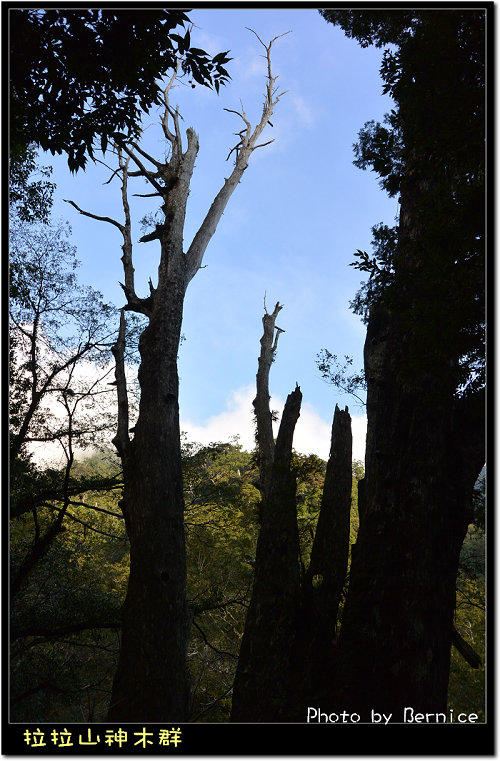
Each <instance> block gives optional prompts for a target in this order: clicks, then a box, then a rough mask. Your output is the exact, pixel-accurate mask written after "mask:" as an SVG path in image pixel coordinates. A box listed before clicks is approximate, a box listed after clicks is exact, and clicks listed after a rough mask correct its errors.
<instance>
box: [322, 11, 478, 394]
mask: <svg viewBox="0 0 500 761" xmlns="http://www.w3.org/2000/svg"><path fill="white" fill-rule="evenodd" d="M322 14H323V16H324V17H325V19H326V20H327V21H330V22H332V23H334V24H338V25H340V26H341V27H342V29H343V30H344V31H345V32H346V34H347V35H348V36H350V37H354V38H355V39H357V40H358V41H359V42H360V44H361V45H362V46H367V45H371V44H375V45H377V46H379V47H382V46H388V47H386V49H385V50H384V55H383V61H382V66H381V76H382V80H383V83H384V87H383V90H384V92H385V93H388V94H389V95H391V97H392V98H393V99H394V102H395V108H394V109H393V110H391V112H390V113H389V114H388V115H387V116H386V119H385V124H384V125H381V124H376V123H375V122H373V121H371V122H367V124H365V126H364V128H363V129H362V130H361V132H360V135H359V140H358V143H357V144H356V145H355V154H356V160H355V164H356V165H357V166H359V167H361V168H371V169H372V170H373V171H375V172H376V174H377V175H378V176H379V177H380V181H381V185H382V187H383V188H384V189H385V190H386V191H387V192H388V193H389V195H395V196H399V195H400V194H401V193H404V194H405V196H406V197H408V196H409V195H410V194H411V193H412V192H413V190H414V189H416V188H417V187H418V188H419V199H420V201H419V207H418V208H417V209H412V219H413V221H412V224H413V228H414V229H417V228H418V230H419V233H418V239H413V237H412V235H411V234H409V235H406V236H405V241H404V246H402V244H401V242H400V227H399V226H396V227H393V228H390V227H388V226H386V225H378V226H376V227H375V228H374V229H373V233H374V240H373V245H374V255H373V256H372V257H370V256H368V254H366V252H362V251H358V253H357V257H358V261H357V262H356V264H354V266H355V267H357V268H358V269H359V270H361V271H363V272H366V273H368V274H369V281H368V283H366V284H365V286H364V288H363V289H362V290H361V292H360V293H359V294H358V296H357V297H356V299H355V300H354V302H353V306H354V308H355V311H357V312H358V313H361V314H363V315H364V316H365V317H366V316H367V310H368V309H369V307H370V305H371V304H374V303H380V302H381V301H383V302H384V303H385V304H387V305H388V306H389V307H390V308H393V309H395V310H398V311H399V312H400V313H404V314H405V319H406V323H407V326H408V330H410V329H411V330H413V331H414V332H415V336H416V339H418V345H416V347H415V361H416V357H417V356H418V357H421V356H423V355H426V356H427V358H428V364H429V372H430V373H431V372H432V371H433V370H436V366H437V364H438V363H439V362H440V361H441V358H442V355H443V351H442V347H443V346H445V347H446V352H447V354H448V356H450V357H451V356H453V370H452V373H453V375H454V377H453V380H452V381H451V382H453V383H454V384H455V388H456V390H457V391H459V392H460V393H462V392H463V391H464V390H465V389H468V390H469V391H474V390H477V389H479V388H481V386H482V385H483V384H484V309H485V302H484V242H485V209H484V191H485V188H484V181H485V144H484V117H485V94H484V85H485V82H484V51H485V47H484V46H485V26H484V24H485V21H484V11H483V10H481V9H477V10H471V9H463V10H462V9H453V10H450V11H448V10H433V9H431V10H419V11H414V10H406V11H405V10H398V11H396V12H388V11H363V12H359V11H341V10H339V11H330V10H325V11H322ZM398 221H399V220H398ZM409 292H411V293H412V298H411V300H410V299H408V295H407V294H408V293H409ZM413 304H415V305H417V306H416V307H415V308H414V307H413V306H412V305H413ZM417 309H418V314H417ZM410 371H412V369H410Z"/></svg>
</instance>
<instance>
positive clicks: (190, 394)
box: [42, 8, 398, 458]
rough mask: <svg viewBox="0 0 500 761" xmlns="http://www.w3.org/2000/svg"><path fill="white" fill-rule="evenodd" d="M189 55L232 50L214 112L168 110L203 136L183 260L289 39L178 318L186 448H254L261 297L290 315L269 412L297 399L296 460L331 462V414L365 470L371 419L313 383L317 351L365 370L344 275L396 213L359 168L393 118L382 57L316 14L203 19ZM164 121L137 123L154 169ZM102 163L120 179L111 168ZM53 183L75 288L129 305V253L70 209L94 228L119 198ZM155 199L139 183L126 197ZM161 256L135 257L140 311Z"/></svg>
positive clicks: (113, 234)
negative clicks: (264, 119) (235, 443)
mask: <svg viewBox="0 0 500 761" xmlns="http://www.w3.org/2000/svg"><path fill="white" fill-rule="evenodd" d="M190 17H191V19H192V21H193V22H194V24H195V29H194V30H193V32H192V35H191V37H192V44H193V45H194V46H196V47H201V48H204V49H206V50H207V51H208V52H210V53H212V54H215V53H217V52H219V51H221V50H230V51H231V53H230V55H231V56H232V58H233V60H232V61H231V62H230V63H229V64H228V71H229V73H230V74H231V77H232V79H231V82H230V84H229V85H228V86H226V87H225V88H222V89H221V92H220V94H219V95H218V96H217V95H216V93H215V92H212V91H209V90H207V89H206V88H201V87H197V88H196V89H194V90H193V89H191V88H190V87H189V86H187V85H182V84H180V85H179V86H178V87H176V89H175V90H174V91H173V92H172V94H171V103H172V105H176V104H178V105H179V108H180V113H181V114H182V116H183V119H184V122H183V124H184V126H185V127H188V126H192V127H193V128H194V129H195V131H196V132H197V133H198V135H199V140H200V150H199V154H198V159H197V162H196V168H195V174H194V176H193V181H192V185H191V195H190V200H189V205H188V215H187V220H186V227H185V236H184V240H185V246H186V248H187V247H188V245H189V243H190V241H191V239H192V237H193V235H194V234H195V232H196V230H197V229H198V226H199V225H200V224H201V222H202V220H203V217H204V215H205V213H206V211H207V210H208V208H209V206H210V203H211V201H212V199H213V197H214V195H215V194H216V193H217V191H218V190H219V188H220V186H221V184H222V183H223V180H224V177H227V176H228V172H230V162H231V159H230V161H229V162H226V157H227V154H228V153H229V151H230V149H231V148H232V147H233V145H234V144H235V142H236V138H235V137H234V133H235V132H238V131H239V130H240V129H241V122H240V121H239V119H238V117H237V116H235V115H234V114H230V113H227V112H226V111H224V110H223V109H224V108H232V109H237V110H239V108H240V105H241V103H242V104H243V106H244V108H245V111H246V114H247V116H248V118H249V119H250V121H251V122H252V124H255V123H256V121H258V120H259V118H260V112H261V107H262V101H263V94H264V89H265V62H264V59H263V58H262V53H263V52H264V51H263V49H262V48H261V46H260V45H259V42H258V40H257V39H256V38H255V36H254V35H253V34H252V33H251V32H249V31H248V30H247V29H246V27H250V28H252V29H254V30H255V31H256V32H257V33H258V34H259V36H260V37H261V39H263V40H264V41H266V42H268V41H269V40H270V39H271V38H272V37H274V36H276V35H278V34H282V33H284V32H288V31H290V32H291V33H290V34H288V35H286V36H285V37H282V38H281V39H279V40H278V41H277V42H276V44H275V46H274V47H273V69H274V72H275V73H278V74H279V80H278V83H279V85H280V86H281V89H282V90H286V91H287V92H286V94H285V95H284V96H283V98H282V99H281V100H280V103H279V104H278V106H277V108H276V111H275V114H274V118H273V119H272V122H273V125H274V127H273V128H270V127H267V128H266V131H265V132H264V135H263V137H262V141H265V140H270V139H272V138H274V140H275V142H273V143H272V144H271V145H269V146H266V147H264V148H259V149H258V150H257V151H255V153H254V154H253V156H252V157H251V160H250V165H249V168H248V169H247V171H246V172H245V174H244V177H243V180H242V182H241V183H240V185H239V187H238V188H237V189H236V191H235V193H234V194H233V196H232V198H231V199H230V201H229V204H228V207H227V209H226V211H225V213H224V216H223V218H222V220H221V222H220V224H219V227H218V229H217V231H216V233H215V236H214V238H213V239H212V241H211V243H210V245H209V247H208V249H207V253H206V255H205V259H204V265H206V267H205V268H204V269H202V270H201V271H200V272H199V273H198V274H197V275H196V277H195V278H194V280H193V281H192V282H191V284H190V286H189V289H188V293H187V297H186V302H185V309H184V327H183V333H184V336H185V341H184V342H183V344H182V346H181V349H180V355H179V374H180V379H181V392H180V409H181V427H182V428H183V430H185V431H187V432H188V435H189V437H190V438H191V439H194V440H198V441H203V442H204V443H205V442H208V441H214V440H220V439H227V437H228V436H229V435H240V437H241V443H242V444H243V445H244V446H245V447H246V448H248V447H249V446H251V435H252V422H251V412H252V410H251V400H252V398H253V394H254V389H255V374H256V370H257V357H258V353H259V349H260V346H259V339H260V336H261V333H262V323H261V318H262V314H263V302H264V294H266V302H267V306H268V309H269V311H272V308H273V306H274V304H275V302H276V301H280V303H282V304H284V308H283V310H282V311H281V313H280V315H279V319H278V321H277V324H278V325H279V326H280V327H281V328H283V329H284V330H285V331H286V332H285V333H283V334H282V335H281V337H280V341H279V347H278V354H277V358H276V362H275V363H274V365H273V367H272V370H271V379H270V386H271V392H272V394H273V406H274V407H275V408H278V409H279V408H280V405H281V404H282V403H283V402H284V400H285V399H286V396H287V394H288V393H289V392H290V391H291V390H292V389H293V388H294V387H295V383H296V382H297V383H299V385H300V386H301V389H302V393H303V412H302V415H301V419H300V421H299V424H298V426H297V434H296V439H295V446H296V449H297V450H298V451H301V452H304V453H306V454H307V453H309V452H313V451H314V452H316V453H317V454H320V455H321V456H323V457H326V456H327V453H328V447H329V429H330V426H331V420H332V416H333V411H334V408H335V404H336V403H338V404H339V406H345V405H346V404H348V405H349V409H350V411H351V414H352V415H353V418H354V419H353V430H354V439H355V451H354V456H355V457H357V458H361V457H362V454H363V437H364V433H363V431H364V428H363V425H364V422H363V415H364V410H363V409H362V408H360V407H359V406H358V407H357V406H356V405H355V403H354V400H353V399H350V398H349V397H346V396H342V395H341V394H340V393H339V392H338V391H337V390H336V389H334V388H333V387H331V386H329V385H327V384H326V383H325V382H324V381H323V380H322V379H321V377H320V373H319V371H318V369H317V367H316V357H317V354H318V352H320V351H321V349H323V348H328V349H329V350H330V351H331V352H332V353H334V354H337V355H339V356H343V355H344V354H348V355H350V356H352V357H354V366H355V367H361V365H362V350H363V341H364V334H365V327H364V325H363V324H362V322H361V320H360V318H359V317H357V316H356V315H353V314H352V312H351V311H350V309H349V301H350V300H351V299H352V298H353V296H354V295H355V293H356V291H357V289H358V287H359V284H360V281H361V280H362V279H363V277H362V276H361V275H360V273H358V272H357V271H356V270H355V269H354V268H352V267H350V266H349V264H350V262H352V261H353V253H354V251H355V250H356V249H358V248H359V249H365V250H370V242H371V237H372V236H371V228H372V226H373V225H375V224H376V223H378V222H386V223H388V224H393V222H394V218H395V216H396V214H397V212H398V205H397V201H396V200H395V199H389V198H388V197H387V196H386V195H385V193H384V192H383V191H382V190H381V189H380V188H379V186H378V181H377V178H376V176H375V175H374V174H373V173H371V172H368V171H362V170H359V169H357V168H356V167H354V165H353V163H352V161H353V158H354V156H353V150H352V145H353V143H354V142H355V141H356V139H357V134H358V131H359V129H360V128H361V127H362V126H363V124H364V123H365V122H366V121H368V120H371V119H375V120H378V121H381V120H382V119H383V116H384V114H385V113H386V112H388V111H389V110H390V109H391V106H392V104H391V101H390V99H389V98H388V97H387V96H383V95H382V92H381V91H382V86H381V80H380V76H379V66H380V60H381V55H382V53H381V51H380V50H376V49H373V48H368V49H362V48H361V47H360V46H359V45H358V43H356V42H355V41H353V40H349V39H347V38H346V37H345V35H344V34H343V32H342V31H341V30H340V29H338V28H336V27H333V26H332V25H331V24H327V23H326V22H325V21H324V20H323V18H322V17H321V16H320V15H319V13H318V12H317V11H316V10H314V9H296V8H289V9H287V8H281V9H274V8H260V9H252V8H238V9H234V8H233V9H225V8H220V9H214V8H210V9H209V8H206V9H200V8H199V9H195V10H193V11H192V12H191V13H190ZM159 116H160V114H159V112H156V111H153V112H151V114H150V115H149V117H147V118H146V119H145V120H144V124H145V127H146V129H145V132H144V135H143V143H142V145H143V147H144V148H145V149H146V150H147V151H148V152H149V153H151V154H152V155H154V156H156V157H158V158H161V157H163V154H164V149H165V148H164V142H163V139H162V135H161V133H160V131H159V129H158V120H159ZM105 161H107V162H109V164H110V166H113V164H112V162H113V157H112V156H111V155H110V154H107V155H106V157H105ZM42 163H45V164H51V165H52V166H53V168H54V173H53V179H54V181H55V182H56V184H57V190H56V194H55V199H56V200H55V206H54V215H55V216H56V217H63V218H64V219H67V220H68V221H69V222H70V224H71V226H72V229H73V236H72V242H73V243H74V244H75V245H76V246H77V250H78V258H79V259H80V261H81V262H82V266H81V269H80V276H81V280H82V281H83V282H84V283H88V284H91V285H93V286H94V287H95V288H98V289H99V290H101V292H102V293H103V294H104V296H105V298H106V299H108V300H110V301H113V302H114V303H115V304H116V305H118V306H120V305H121V304H122V303H123V298H122V291H121V289H120V287H119V285H118V281H119V280H122V270H121V262H120V256H121V249H120V245H121V239H120V234H119V232H118V231H117V230H116V229H115V228H114V227H112V226H111V225H109V224H105V223H102V222H97V221H94V220H91V219H89V218H86V217H83V216H81V215H79V214H78V213H77V212H76V211H75V210H74V209H73V208H72V207H70V206H69V205H68V204H65V203H64V201H63V199H64V198H69V199H72V200H73V201H75V202H76V203H77V204H78V205H79V206H80V207H81V208H83V209H85V210H87V211H90V212H92V213H95V214H99V215H108V216H112V217H114V218H115V219H118V220H121V219H122V211H121V208H120V189H119V184H118V182H116V181H115V182H112V183H111V184H109V185H104V182H105V181H106V180H107V179H108V178H109V176H110V174H111V173H110V171H109V170H107V169H105V168H104V167H103V166H101V165H99V164H95V165H94V164H91V163H90V164H89V166H88V168H87V170H86V171H85V172H84V173H83V172H81V171H80V172H78V173H77V174H76V175H71V174H70V173H69V170H68V168H67V163H66V159H65V158H64V156H61V157H53V156H51V155H48V156H45V155H44V156H42ZM133 192H137V193H145V192H148V191H147V189H146V186H145V184H144V183H143V182H142V181H140V180H139V181H137V184H136V186H135V187H133V186H132V187H131V193H133ZM130 200H131V205H132V214H133V240H134V241H137V240H138V239H139V238H140V237H141V235H142V234H143V231H142V230H141V228H140V225H139V220H140V219H141V218H142V217H143V216H144V215H145V214H146V213H148V212H154V211H155V210H156V207H155V204H154V202H152V201H151V199H147V200H146V199H139V198H131V199H130ZM158 256H159V242H158V241H154V242H151V243H145V244H142V243H141V244H139V243H136V245H135V248H134V266H135V269H136V289H137V291H138V293H139V294H140V295H147V290H148V289H147V282H148V278H149V277H151V278H152V280H153V282H155V279H156V272H157V267H158Z"/></svg>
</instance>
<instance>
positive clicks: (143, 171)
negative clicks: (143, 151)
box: [120, 143, 163, 195]
mask: <svg viewBox="0 0 500 761" xmlns="http://www.w3.org/2000/svg"><path fill="white" fill-rule="evenodd" d="M120 147H121V148H123V150H124V151H125V153H126V154H127V155H128V156H130V158H131V159H132V161H134V162H135V163H136V164H137V166H138V167H139V169H140V173H141V175H142V176H143V177H144V178H145V179H146V180H148V182H150V183H151V185H152V186H153V187H154V188H155V190H157V191H158V193H160V195H162V194H163V188H162V186H161V185H160V183H159V182H157V180H156V178H155V175H154V173H153V172H150V171H149V170H148V169H146V167H145V166H144V164H143V163H142V161H141V160H140V159H139V158H137V156H136V155H135V153H134V152H133V151H131V150H130V148H129V147H128V145H126V144H125V143H121V144H120Z"/></svg>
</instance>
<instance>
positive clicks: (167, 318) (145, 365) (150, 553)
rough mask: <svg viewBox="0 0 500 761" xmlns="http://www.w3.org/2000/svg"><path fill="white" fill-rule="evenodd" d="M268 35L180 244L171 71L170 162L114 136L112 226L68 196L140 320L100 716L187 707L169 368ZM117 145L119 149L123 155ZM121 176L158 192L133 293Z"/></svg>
mask: <svg viewBox="0 0 500 761" xmlns="http://www.w3.org/2000/svg"><path fill="white" fill-rule="evenodd" d="M275 39H277V38H275ZM273 42H274V40H272V41H271V42H270V43H269V45H264V48H265V50H266V58H267V88H266V95H265V98H264V106H263V110H262V115H261V119H260V122H259V123H258V124H257V126H256V127H255V128H254V129H253V131H252V127H251V125H250V122H249V121H248V119H247V118H246V115H245V113H244V111H242V112H241V113H240V112H234V113H236V114H237V115H238V116H239V117H240V118H241V119H242V120H243V122H244V124H245V127H244V129H243V130H242V131H241V132H240V133H239V138H240V140H239V142H238V145H237V146H235V148H234V149H233V151H231V153H233V152H235V155H236V158H235V163H234V168H233V170H232V171H231V173H230V175H229V177H228V178H226V179H225V181H224V184H223V186H222V187H221V189H220V191H219V193H218V194H217V195H216V197H215V199H214V201H213V202H212V205H211V206H210V209H209V211H208V213H207V215H206V217H205V219H204V220H203V222H202V224H201V226H200V228H199V229H198V232H197V233H196V235H195V236H194V238H193V240H192V242H191V245H190V246H189V248H188V250H187V252H186V253H184V247H183V230H184V221H185V214H186V204H187V199H188V196H189V186H190V182H191V177H192V173H193V169H194V162H195V159H196V156H197V153H198V138H197V136H196V134H195V132H194V130H193V129H191V128H189V129H188V130H187V131H186V136H187V146H186V149H185V150H184V149H183V145H182V136H181V132H180V122H179V114H178V112H177V110H174V109H172V107H171V106H170V104H169V100H168V94H169V91H170V89H171V87H172V84H173V81H174V79H175V74H174V77H172V79H171V81H170V83H169V84H168V86H167V88H166V90H165V112H164V117H163V121H162V126H163V131H164V135H165V138H166V140H167V141H169V142H170V145H171V153H170V158H169V160H168V161H166V162H165V163H162V162H160V161H157V160H156V159H155V158H153V157H152V156H149V155H148V154H147V153H146V152H145V151H144V150H143V149H142V148H140V147H139V146H138V145H136V144H135V143H133V142H131V143H125V142H123V143H120V145H119V146H118V148H117V152H118V156H119V168H118V170H117V172H118V171H119V172H120V174H121V176H122V202H123V209H124V215H125V222H124V223H123V224H122V223H119V222H116V221H115V220H112V219H110V218H108V217H99V216H96V215H94V214H91V213H89V212H83V211H82V210H81V209H79V207H78V206H76V204H75V203H73V202H71V203H72V204H73V206H75V208H77V210H78V211H80V212H81V213H83V214H86V215H87V216H90V217H93V218H94V219H98V220H101V221H106V222H110V223H111V224H113V225H114V226H115V227H117V228H118V229H119V230H120V232H121V233H122V236H123V246H122V250H123V256H122V263H123V269H124V283H123V284H122V288H123V291H124V293H125V296H126V299H127V304H126V306H125V308H124V309H128V310H131V311H135V312H140V313H142V314H144V315H146V316H147V317H148V320H149V324H148V326H147V327H146V329H145V330H144V332H143V333H142V336H141V339H140V342H139V351H140V356H141V363H140V367H139V383H140V387H141V398H140V405H139V416H138V420H137V423H136V425H135V428H134V436H133V438H132V439H131V438H130V436H129V430H128V404H127V392H126V383H125V372H124V353H125V337H124V330H125V323H124V319H123V317H122V321H121V327H120V335H119V338H118V341H117V344H116V346H115V347H114V354H115V358H116V384H117V391H118V405H119V420H118V431H117V435H116V437H115V439H114V443H115V445H116V447H117V450H118V453H119V454H120V456H121V458H122V463H123V476H124V497H123V501H122V508H123V513H124V517H125V522H126V527H127V532H128V536H129V539H130V576H129V583H128V589H127V595H126V600H125V604H124V608H123V618H122V643H121V650H120V658H119V663H118V668H117V672H116V675H115V679H114V683H113V691H112V697H111V704H110V708H109V714H108V718H109V719H110V720H111V721H128V722H133V721H143V722H145V721H158V722H159V721H176V722H179V721H186V720H187V718H188V716H189V678H188V672H187V666H186V651H187V646H188V641H189V632H190V613H189V611H188V604H187V598H186V554H185V553H186V551H185V542H184V498H183V479H182V463H181V444H180V428H179V405H178V391H179V380H178V374H177V354H178V350H179V342H180V335H181V325H182V315H183V305H184V296H185V293H186V288H187V286H188V284H189V282H190V281H191V279H192V278H193V277H194V276H195V274H196V273H197V272H198V270H199V269H200V267H201V266H202V261H203V256H204V253H205V250H206V248H207V246H208V243H209V242H210V240H211V238H212V236H213V234H214V233H215V230H216V228H217V225H218V222H219V220H220V218H221V216H222V213H223V211H224V209H225V208H226V205H227V203H228V200H229V198H230V197H231V195H232V193H233V191H234V190H235V188H236V187H237V185H238V183H239V182H240V180H241V178H242V176H243V173H244V171H245V170H246V168H247V166H248V161H249V158H250V156H251V154H252V153H253V151H254V150H255V149H256V148H258V147H260V146H259V145H258V144H257V141H258V139H259V137H260V135H261V133H262V131H263V129H264V128H265V126H266V125H267V123H268V121H269V119H270V117H271V115H272V113H273V109H274V106H275V105H276V104H277V102H278V101H279V98H280V97H281V95H280V94H278V92H277V88H275V79H276V78H275V77H273V76H272V73H271V59H270V52H271V47H272V44H273ZM262 44H263V43H262ZM171 127H172V131H171ZM124 153H125V154H127V155H128V159H127V160H126V161H125V160H124V159H123V155H124ZM231 153H230V154H229V155H231ZM228 158H229V156H228ZM130 159H132V160H133V161H134V162H135V164H136V165H137V167H138V170H137V171H135V172H133V173H130V172H129V170H128V164H129V160H130ZM148 167H149V168H148ZM130 176H142V177H143V178H144V179H146V180H147V181H148V182H149V183H150V185H151V186H152V188H153V191H154V192H153V193H151V194H150V195H153V196H158V197H159V198H160V199H161V201H162V206H161V208H162V212H163V223H162V224H160V225H156V228H155V230H154V231H153V232H151V233H149V234H147V235H145V236H143V237H142V238H141V242H143V243H146V242H149V241H153V240H156V239H158V240H159V241H160V245H161V256H160V263H159V267H158V285H157V287H156V288H155V287H153V284H152V282H151V281H150V295H149V296H148V297H147V298H139V297H138V296H137V294H136V292H135V284H134V267H133V263H132V238H131V221H130V212H129V205H128V198H127V184H128V178H129V177H130Z"/></svg>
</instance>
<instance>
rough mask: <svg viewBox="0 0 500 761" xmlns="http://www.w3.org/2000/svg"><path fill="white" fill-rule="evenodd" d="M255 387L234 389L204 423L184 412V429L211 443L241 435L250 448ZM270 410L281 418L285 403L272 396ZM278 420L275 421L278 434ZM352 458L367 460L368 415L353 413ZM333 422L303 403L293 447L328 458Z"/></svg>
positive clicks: (191, 438)
mask: <svg viewBox="0 0 500 761" xmlns="http://www.w3.org/2000/svg"><path fill="white" fill-rule="evenodd" d="M254 397H255V389H254V388H252V387H246V388H241V389H238V390H237V391H233V392H232V394H231V396H230V397H229V399H228V400H227V403H226V408H225V410H223V411H221V412H220V413H218V414H215V415H211V416H210V417H209V418H207V419H206V420H205V421H204V422H203V423H194V422H192V421H190V420H189V419H187V418H184V419H183V418H182V415H181V430H182V431H184V432H185V433H186V435H187V438H188V440H189V441H192V442H198V443H200V444H204V445H206V444H210V443H212V442H216V441H229V440H230V439H232V438H233V437H234V436H238V438H239V443H240V444H241V446H242V447H243V449H246V450H247V451H250V450H252V449H253V448H254V446H255V438H254V431H255V425H254V420H253V408H252V400H253V399H254ZM270 405H271V409H272V410H276V411H277V412H278V414H279V415H280V417H281V414H282V412H283V407H284V402H283V400H282V399H279V398H276V397H271V401H270ZM278 425H279V423H276V424H275V433H277V429H278ZM352 434H353V459H354V460H362V461H363V460H364V456H365V439H366V416H365V415H357V416H354V415H353V416H352ZM330 437H331V421H330V422H327V421H325V420H324V419H323V418H322V417H321V416H320V415H319V413H318V412H316V410H315V409H314V406H313V405H312V404H311V403H309V402H303V404H302V410H301V413H300V417H299V420H298V422H297V426H296V429H295V436H294V449H295V450H296V451H297V452H299V453H301V454H316V455H318V457H321V458H322V459H324V460H326V459H328V455H329V452H330Z"/></svg>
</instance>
